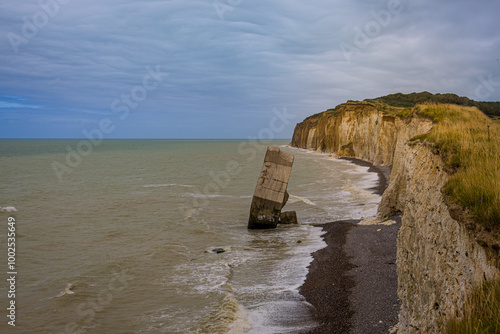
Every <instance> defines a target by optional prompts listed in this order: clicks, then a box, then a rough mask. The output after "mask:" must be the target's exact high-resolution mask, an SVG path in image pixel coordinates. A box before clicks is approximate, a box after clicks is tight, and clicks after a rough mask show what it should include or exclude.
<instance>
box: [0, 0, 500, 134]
mask: <svg viewBox="0 0 500 334" xmlns="http://www.w3.org/2000/svg"><path fill="white" fill-rule="evenodd" d="M499 13H500V2H499V1H497V0H478V1H472V0H454V1H451V0H440V1H430V0H384V1H378V0H375V1H373V0H369V1H368V0H328V1H327V0H310V1H298V0H286V1H285V0H273V1H269V0H268V1H263V0H253V1H250V0H190V1H186V0H161V1H160V0H159V1H149V0H141V1H139V0H138V1H131V0H85V1H83V0H23V1H18V0H2V1H1V2H0V78H1V80H0V138H85V137H92V136H94V137H96V138H97V137H103V138H242V139H247V138H248V139H250V138H261V139H273V138H276V139H277V138H290V137H291V135H292V133H293V128H294V126H295V124H296V123H298V122H301V121H302V120H303V119H304V118H305V117H307V116H309V115H312V114H315V113H318V112H321V111H324V110H326V109H328V108H332V107H335V106H336V105H338V104H340V103H343V102H345V101H347V100H363V99H366V98H374V97H378V96H383V95H387V94H392V93H397V92H402V93H411V92H422V91H429V92H431V93H455V94H458V95H460V96H467V97H469V98H471V99H474V100H480V101H499V100H500V23H498V22H500V21H499V20H498V15H499Z"/></svg>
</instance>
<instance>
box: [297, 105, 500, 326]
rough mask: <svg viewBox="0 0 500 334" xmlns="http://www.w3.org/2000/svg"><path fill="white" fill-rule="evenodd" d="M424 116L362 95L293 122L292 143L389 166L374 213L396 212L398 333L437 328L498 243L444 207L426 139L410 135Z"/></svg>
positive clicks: (427, 125)
mask: <svg viewBox="0 0 500 334" xmlns="http://www.w3.org/2000/svg"><path fill="white" fill-rule="evenodd" d="M431 128H432V122H431V121H430V120H428V119H424V118H422V117H419V116H417V115H415V114H413V115H411V116H410V117H408V118H405V119H402V118H399V117H389V116H384V115H383V113H382V112H381V111H379V110H377V109H376V107H375V106H374V105H371V104H369V103H366V102H364V103H347V104H346V105H345V106H344V107H341V108H338V109H337V110H336V111H335V112H331V113H330V114H323V115H317V116H313V117H311V118H309V119H306V120H305V121H304V122H302V123H299V124H297V126H296V128H295V131H294V135H293V139H292V145H294V146H297V147H302V148H309V149H315V150H318V151H322V152H330V153H332V154H334V155H337V156H350V157H356V158H360V159H363V160H367V161H370V162H372V163H374V164H375V165H390V166H392V171H391V178H390V183H389V186H388V188H387V189H386V191H385V192H384V194H383V196H382V200H381V203H380V205H379V209H378V215H379V216H388V215H390V214H392V213H394V212H398V211H400V212H402V213H403V215H402V227H401V229H400V231H399V235H398V241H397V242H398V247H397V272H398V285H399V287H398V295H399V298H400V299H401V303H402V307H401V310H400V314H399V319H400V323H399V331H398V332H399V333H442V332H443V324H444V322H445V321H446V320H447V319H448V318H449V317H450V316H452V315H455V314H456V315H458V316H460V315H461V312H462V311H461V309H462V306H463V304H464V300H465V296H466V295H467V294H468V293H470V291H471V288H472V287H473V286H478V285H479V284H480V283H481V282H482V281H483V280H484V279H492V278H493V277H495V275H498V274H499V273H500V271H499V267H500V260H499V254H498V250H495V249H492V248H489V247H487V245H486V246H484V245H482V246H481V245H480V244H479V243H478V242H477V241H476V235H475V234H474V232H473V231H471V230H470V229H467V228H466V227H465V225H464V224H463V223H461V222H459V221H457V220H455V219H453V218H452V217H451V215H450V212H449V211H450V208H449V206H448V205H447V202H446V198H445V196H444V195H443V193H442V192H441V189H442V187H443V185H444V184H445V183H446V181H447V180H448V174H447V173H446V172H445V168H444V164H443V162H442V159H441V157H440V156H439V154H438V153H437V152H435V151H434V150H433V148H432V146H431V145H429V144H426V143H422V142H420V141H411V139H412V138H414V137H415V136H417V135H420V134H424V133H427V132H428V131H430V129H431Z"/></svg>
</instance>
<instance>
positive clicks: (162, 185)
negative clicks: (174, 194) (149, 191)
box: [143, 183, 194, 188]
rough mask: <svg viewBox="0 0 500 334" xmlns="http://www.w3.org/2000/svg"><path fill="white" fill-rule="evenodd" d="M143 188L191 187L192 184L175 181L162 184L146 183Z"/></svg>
mask: <svg viewBox="0 0 500 334" xmlns="http://www.w3.org/2000/svg"><path fill="white" fill-rule="evenodd" d="M143 187H144V188H159V187H185V188H193V187H194V186H192V185H189V184H177V183H164V184H146V185H144V186H143Z"/></svg>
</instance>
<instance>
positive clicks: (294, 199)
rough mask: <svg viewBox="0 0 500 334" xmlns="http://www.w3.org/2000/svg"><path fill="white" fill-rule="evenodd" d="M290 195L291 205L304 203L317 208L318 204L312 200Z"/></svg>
mask: <svg viewBox="0 0 500 334" xmlns="http://www.w3.org/2000/svg"><path fill="white" fill-rule="evenodd" d="M289 195H290V199H291V200H292V201H291V203H295V202H304V203H306V204H308V205H312V206H316V203H314V202H312V201H311V200H309V199H307V198H305V197H301V196H295V195H292V194H289Z"/></svg>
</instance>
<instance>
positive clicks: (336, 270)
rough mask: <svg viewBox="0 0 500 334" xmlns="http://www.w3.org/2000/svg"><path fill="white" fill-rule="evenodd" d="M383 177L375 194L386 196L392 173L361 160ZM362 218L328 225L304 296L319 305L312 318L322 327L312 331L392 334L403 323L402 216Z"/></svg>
mask: <svg viewBox="0 0 500 334" xmlns="http://www.w3.org/2000/svg"><path fill="white" fill-rule="evenodd" d="M348 160H349V161H351V162H353V163H355V164H358V165H362V166H365V167H366V166H369V167H370V171H373V172H377V173H378V175H379V182H378V185H377V186H376V187H374V188H372V189H371V190H372V191H373V192H374V193H377V194H382V193H383V191H384V190H385V188H386V187H387V185H388V181H389V175H390V169H389V168H388V167H377V166H373V165H372V164H370V163H368V162H365V161H362V160H359V159H348ZM360 221H361V220H343V221H335V222H331V223H327V224H323V225H319V226H321V227H322V228H323V232H324V234H323V239H324V241H325V242H326V244H327V246H326V247H325V248H323V249H320V250H318V251H316V252H314V253H313V254H312V255H313V258H314V260H313V262H312V263H311V264H310V266H309V272H308V274H307V278H306V281H305V282H304V284H303V285H302V286H301V288H300V293H301V294H302V295H303V296H304V297H305V298H306V300H307V301H308V302H309V303H310V304H311V305H312V306H313V307H314V308H313V309H312V311H311V312H312V317H313V318H314V319H315V320H316V321H317V322H318V323H319V324H320V325H319V326H318V327H316V328H314V329H313V330H310V331H308V332H307V333H314V334H320V333H343V334H345V333H352V334H358V333H359V334H361V333H373V334H376V333H388V332H392V331H393V330H394V326H395V325H396V324H397V321H398V311H399V308H400V303H399V300H398V297H397V274H396V239H397V233H398V230H399V227H400V226H401V217H400V216H393V217H390V218H388V219H387V220H386V221H384V222H381V223H379V224H376V225H359V222H360Z"/></svg>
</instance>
